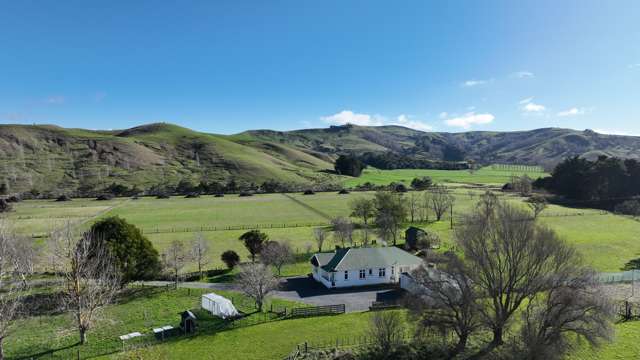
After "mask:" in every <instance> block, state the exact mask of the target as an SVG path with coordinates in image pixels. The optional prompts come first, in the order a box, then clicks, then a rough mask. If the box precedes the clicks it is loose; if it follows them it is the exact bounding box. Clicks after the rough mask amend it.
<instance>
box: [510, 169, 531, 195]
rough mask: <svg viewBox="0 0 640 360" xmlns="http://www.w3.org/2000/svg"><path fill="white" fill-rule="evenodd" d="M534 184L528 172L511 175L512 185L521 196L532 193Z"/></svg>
mask: <svg viewBox="0 0 640 360" xmlns="http://www.w3.org/2000/svg"><path fill="white" fill-rule="evenodd" d="M532 184H533V181H532V180H531V178H530V177H529V176H528V175H527V174H524V175H522V176H512V177H511V185H513V190H515V191H517V192H518V193H519V194H520V195H521V196H529V195H531V190H532Z"/></svg>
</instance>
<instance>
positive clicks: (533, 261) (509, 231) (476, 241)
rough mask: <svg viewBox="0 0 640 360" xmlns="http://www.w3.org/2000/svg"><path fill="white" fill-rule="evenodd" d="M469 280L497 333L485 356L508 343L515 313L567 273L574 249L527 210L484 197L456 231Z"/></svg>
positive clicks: (490, 196) (486, 348)
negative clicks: (508, 334) (536, 220)
mask: <svg viewBox="0 0 640 360" xmlns="http://www.w3.org/2000/svg"><path fill="white" fill-rule="evenodd" d="M455 235H456V241H457V243H458V244H459V246H460V247H461V249H462V252H463V253H464V254H465V258H466V260H467V266H468V267H469V276H470V278H471V281H473V283H474V285H475V286H476V289H477V291H478V295H479V296H480V297H483V298H485V299H486V302H485V303H486V306H484V307H481V308H480V313H481V314H482V318H483V322H484V323H485V325H486V326H487V327H488V328H489V329H490V330H491V331H492V332H493V338H492V340H491V342H490V343H489V344H487V346H486V347H485V348H484V349H482V350H481V351H480V352H478V354H477V356H478V357H480V356H484V355H486V354H488V353H490V352H491V351H493V349H495V348H496V347H498V346H501V345H502V344H503V343H504V340H503V336H504V333H505V331H506V330H508V326H509V324H510V322H511V320H512V317H513V315H514V313H516V312H517V311H518V309H520V307H521V306H522V305H523V304H524V303H525V302H526V301H527V300H528V299H530V298H532V297H534V296H536V295H537V294H540V293H542V292H544V291H545V290H548V280H549V279H550V278H553V277H554V276H558V275H557V274H560V273H562V272H563V269H564V268H563V266H565V264H569V263H571V261H572V259H573V258H574V257H575V256H576V255H575V251H574V250H573V249H572V248H571V247H569V246H568V245H566V244H565V243H564V242H563V241H561V240H560V239H559V238H558V237H557V235H556V234H555V233H554V232H553V231H551V230H549V229H547V228H544V227H542V226H539V225H536V223H535V222H534V221H532V220H531V217H530V216H529V215H528V214H527V211H526V210H524V209H522V208H519V207H515V206H513V205H510V204H508V203H506V202H502V201H498V200H497V199H496V197H495V195H492V194H485V195H483V196H482V200H481V201H480V203H479V204H478V206H477V208H476V210H475V212H474V213H472V214H471V215H469V216H467V217H466V218H465V220H464V222H463V224H462V226H460V227H459V228H458V229H457V231H456V234H455Z"/></svg>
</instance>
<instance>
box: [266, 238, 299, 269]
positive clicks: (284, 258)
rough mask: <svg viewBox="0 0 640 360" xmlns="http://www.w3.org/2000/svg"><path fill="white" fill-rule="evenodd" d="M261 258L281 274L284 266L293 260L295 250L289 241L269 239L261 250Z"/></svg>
mask: <svg viewBox="0 0 640 360" xmlns="http://www.w3.org/2000/svg"><path fill="white" fill-rule="evenodd" d="M260 259H262V262H263V263H264V264H265V265H271V266H273V267H275V268H276V270H277V271H278V276H280V273H281V270H282V266H283V265H284V264H286V263H289V262H291V261H292V260H293V250H292V249H291V245H290V244H289V243H288V242H282V243H279V242H277V241H269V242H267V244H266V245H265V246H264V247H263V248H262V252H260Z"/></svg>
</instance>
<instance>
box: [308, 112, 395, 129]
mask: <svg viewBox="0 0 640 360" xmlns="http://www.w3.org/2000/svg"><path fill="white" fill-rule="evenodd" d="M320 119H321V120H322V121H324V122H326V123H328V124H333V125H346V124H353V125H360V126H380V125H382V124H383V122H382V118H381V117H380V116H371V115H369V114H358V113H354V112H353V111H351V110H342V111H340V112H339V113H337V114H333V115H330V116H323V117H321V118H320Z"/></svg>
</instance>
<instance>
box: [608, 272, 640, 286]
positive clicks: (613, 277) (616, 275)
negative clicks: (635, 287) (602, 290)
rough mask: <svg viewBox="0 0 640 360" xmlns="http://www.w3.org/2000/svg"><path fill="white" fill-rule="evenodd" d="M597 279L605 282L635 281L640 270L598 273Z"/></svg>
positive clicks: (639, 277)
mask: <svg viewBox="0 0 640 360" xmlns="http://www.w3.org/2000/svg"><path fill="white" fill-rule="evenodd" d="M598 280H600V282H602V283H605V284H612V283H623V282H635V281H638V280H640V271H638V270H629V271H620V272H608V273H599V274H598Z"/></svg>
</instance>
